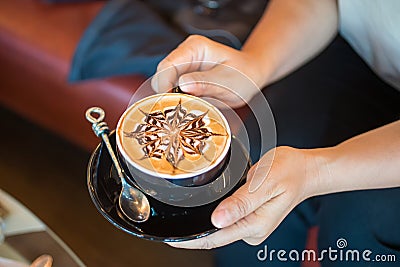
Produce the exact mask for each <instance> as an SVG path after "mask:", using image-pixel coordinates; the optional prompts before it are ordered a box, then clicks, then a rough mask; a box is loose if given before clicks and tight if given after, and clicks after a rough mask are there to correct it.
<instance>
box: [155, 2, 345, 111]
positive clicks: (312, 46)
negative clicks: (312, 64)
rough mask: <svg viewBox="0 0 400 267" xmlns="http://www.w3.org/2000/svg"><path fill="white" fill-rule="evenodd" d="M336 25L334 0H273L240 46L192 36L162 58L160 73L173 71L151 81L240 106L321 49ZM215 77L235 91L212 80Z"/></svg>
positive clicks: (161, 87)
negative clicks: (236, 47)
mask: <svg viewBox="0 0 400 267" xmlns="http://www.w3.org/2000/svg"><path fill="white" fill-rule="evenodd" d="M337 28H338V13H337V7H336V1H335V0H302V1H293V0H271V1H270V3H269V5H268V7H267V9H266V11H265V13H264V15H263V17H262V18H261V20H260V21H259V23H258V25H257V26H256V28H255V29H254V30H253V32H252V33H251V35H250V36H249V38H248V40H247V41H246V43H245V45H244V47H243V48H242V50H240V51H239V50H236V49H233V48H230V47H228V46H225V45H222V44H219V43H217V42H214V41H212V40H210V39H207V38H205V37H202V36H196V35H193V36H190V37H189V38H187V39H186V40H185V41H184V42H183V43H182V44H180V45H179V46H178V47H177V48H176V49H175V50H174V51H172V52H171V53H170V54H169V55H168V56H167V57H166V58H165V59H164V60H162V61H161V62H160V63H159V65H158V68H157V71H158V73H159V72H160V71H162V70H165V69H168V68H169V70H170V71H166V72H164V73H163V74H162V75H156V76H155V77H154V78H153V80H152V86H153V88H154V90H155V91H157V92H163V91H166V90H169V89H171V88H172V87H174V86H176V85H181V89H182V90H183V91H184V92H186V93H190V94H193V95H197V96H210V97H214V98H217V99H220V100H222V101H223V102H225V103H227V104H228V105H230V106H232V107H237V106H241V105H243V100H244V101H248V100H250V99H251V98H252V97H253V96H254V95H255V94H256V93H257V91H259V89H258V88H261V87H264V86H265V85H267V84H269V83H271V82H273V81H275V80H277V79H279V78H281V77H282V76H284V75H286V74H288V73H290V72H291V71H293V70H294V69H296V68H297V67H299V66H300V65H301V64H303V63H304V62H306V61H307V60H309V59H310V58H311V57H313V56H315V55H316V54H317V53H319V52H320V51H321V50H322V49H323V48H324V47H325V46H326V45H327V44H328V43H329V42H330V41H331V39H332V38H333V37H334V36H335V34H336V32H337ZM202 62H208V63H202ZM210 62H212V63H210ZM184 63H186V64H184ZM219 63H221V64H225V65H227V66H229V67H233V68H235V69H237V70H238V71H240V72H242V73H243V74H244V75H245V76H247V77H248V78H249V79H250V80H252V81H254V82H255V83H256V85H257V86H258V88H257V87H255V88H252V89H250V88H249V86H248V84H244V83H243V82H242V81H241V79H240V78H239V77H238V76H239V75H238V74H237V72H232V69H229V68H226V67H224V66H221V65H219ZM195 81H206V82H210V83H198V82H197V83H193V82H195ZM213 83H214V84H221V85H223V86H225V87H227V88H230V89H232V90H233V91H234V93H233V94H232V93H229V92H226V91H224V90H223V89H221V87H218V86H212V84H213ZM210 84H211V85H210ZM235 93H236V94H238V95H239V96H241V97H242V98H243V99H240V98H238V97H237V96H235Z"/></svg>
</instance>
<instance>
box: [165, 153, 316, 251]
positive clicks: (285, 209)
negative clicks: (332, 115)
mask: <svg viewBox="0 0 400 267" xmlns="http://www.w3.org/2000/svg"><path fill="white" fill-rule="evenodd" d="M274 154H275V155H274ZM317 161H318V159H317V158H316V157H315V156H314V152H313V150H301V149H295V148H290V147H278V148H276V149H274V150H271V151H269V152H268V153H267V154H265V155H264V156H263V157H262V158H261V160H260V161H259V162H258V163H257V164H256V165H254V166H253V167H252V168H251V169H250V171H249V173H248V182H247V183H246V184H245V185H243V186H242V187H241V188H240V189H239V190H238V191H236V192H235V193H234V194H233V195H232V196H230V197H228V198H227V199H225V200H224V201H222V202H221V203H220V205H218V207H217V208H216V209H215V211H214V212H213V214H212V216H211V221H212V223H213V224H214V225H215V226H216V227H218V228H221V229H220V230H219V231H217V232H215V233H213V234H211V235H209V236H206V237H203V238H200V239H196V240H190V241H184V242H177V243H168V244H169V245H171V246H173V247H178V248H187V249H211V248H216V247H220V246H224V245H227V244H230V243H232V242H234V241H237V240H244V241H245V242H247V243H248V244H251V245H258V244H260V243H261V242H263V241H264V240H265V239H266V238H267V237H268V236H269V235H270V234H271V233H272V232H273V231H274V230H275V229H276V227H277V226H278V225H279V224H280V223H281V222H282V220H283V219H284V218H285V217H286V215H287V214H288V213H289V212H290V211H291V210H292V209H293V208H294V207H295V206H297V205H298V204H299V203H300V202H301V201H303V200H305V199H306V198H308V197H310V196H312V195H314V194H315V191H314V189H316V181H318V177H319V175H320V170H319V164H317V163H316V162H317Z"/></svg>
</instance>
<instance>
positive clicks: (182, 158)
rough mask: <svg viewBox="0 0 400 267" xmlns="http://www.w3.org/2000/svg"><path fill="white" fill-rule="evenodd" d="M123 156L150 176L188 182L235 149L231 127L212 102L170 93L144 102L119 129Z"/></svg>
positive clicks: (134, 107)
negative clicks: (163, 176)
mask: <svg viewBox="0 0 400 267" xmlns="http://www.w3.org/2000/svg"><path fill="white" fill-rule="evenodd" d="M117 135H118V136H117V138H119V142H120V145H121V146H122V151H121V152H122V154H123V155H124V154H125V155H124V157H125V158H126V157H128V158H129V160H130V161H131V162H133V163H134V165H137V166H139V169H142V171H145V172H155V173H157V174H161V175H168V176H170V177H171V178H173V177H174V176H176V177H178V176H185V174H188V176H190V174H192V173H200V172H203V171H207V170H208V169H211V168H212V167H213V166H215V165H216V164H218V163H219V162H220V161H221V160H222V159H223V158H224V156H225V155H226V153H227V150H228V149H229V146H230V130H229V125H228V123H227V121H226V119H225V118H224V117H223V115H222V114H221V113H220V112H219V111H218V110H217V109H216V108H215V107H214V106H212V105H211V104H209V103H208V102H206V101H204V100H202V99H200V98H197V97H193V96H190V95H184V94H176V93H167V94H161V95H154V96H150V97H147V98H144V99H142V100H140V101H138V102H137V103H135V104H133V105H132V106H131V107H129V108H128V110H127V111H126V112H125V113H124V114H123V115H122V117H121V119H120V122H119V124H118V127H117Z"/></svg>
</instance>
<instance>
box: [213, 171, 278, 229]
mask: <svg viewBox="0 0 400 267" xmlns="http://www.w3.org/2000/svg"><path fill="white" fill-rule="evenodd" d="M255 173H256V174H258V175H260V172H255ZM264 175H267V174H264ZM253 176H254V174H253ZM252 178H254V177H252ZM251 180H252V179H248V181H247V182H246V184H244V185H243V186H242V187H241V188H239V189H238V190H237V191H236V192H235V193H233V194H232V195H231V196H230V197H228V198H226V199H225V200H223V201H222V202H221V203H220V204H219V205H218V207H217V208H216V209H215V210H214V212H213V214H212V215H211V222H212V223H213V224H214V225H215V226H216V227H218V228H223V227H227V226H229V225H232V224H234V223H235V222H237V221H239V220H240V219H242V218H243V217H246V216H247V215H249V214H250V213H252V212H253V211H255V210H256V209H258V208H259V207H260V206H261V205H263V204H264V203H265V202H267V201H269V200H271V199H272V198H274V197H275V196H276V195H277V194H279V192H276V190H274V186H273V185H272V184H269V183H268V182H264V183H263V184H262V185H261V186H260V187H259V188H258V189H257V190H256V191H254V192H252V193H250V192H249V190H248V189H249V185H250V183H251Z"/></svg>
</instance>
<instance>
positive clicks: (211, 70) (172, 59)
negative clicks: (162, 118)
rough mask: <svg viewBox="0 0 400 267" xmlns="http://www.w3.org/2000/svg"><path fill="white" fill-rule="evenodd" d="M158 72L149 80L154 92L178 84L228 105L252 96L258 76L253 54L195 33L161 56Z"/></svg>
mask: <svg viewBox="0 0 400 267" xmlns="http://www.w3.org/2000/svg"><path fill="white" fill-rule="evenodd" d="M227 66H228V67H227ZM166 69H168V70H167V71H164V72H160V71H163V70H166ZM238 71H239V72H238ZM159 72H160V74H159V75H155V76H154V77H153V79H152V81H151V84H152V87H153V89H154V90H155V91H156V92H159V93H160V92H166V91H168V90H170V89H171V88H173V87H175V86H176V85H179V86H180V88H181V90H182V91H183V92H185V93H188V94H192V95H195V96H203V97H211V98H215V99H217V100H220V101H222V102H224V103H225V104H227V105H229V106H230V107H232V108H237V107H240V106H243V105H244V104H245V103H246V102H248V101H249V100H250V99H251V98H252V97H253V96H255V95H256V93H257V92H258V91H259V86H261V84H260V81H261V80H262V72H261V68H260V67H259V66H258V62H257V59H256V56H254V55H250V54H249V53H246V52H244V51H239V50H235V49H233V48H231V47H228V46H225V45H222V44H220V43H217V42H214V41H212V40H210V39H208V38H206V37H203V36H198V35H192V36H189V37H188V38H187V39H186V40H185V41H184V42H183V43H181V44H180V45H179V46H178V47H177V48H176V49H175V50H173V51H172V52H171V53H170V54H169V55H168V56H167V57H166V58H165V59H163V60H162V61H161V62H160V63H159V65H158V67H157V73H159ZM240 72H241V73H242V74H240ZM243 74H244V75H243ZM218 85H222V86H218ZM226 88H229V89H230V90H227V89H226Z"/></svg>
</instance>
